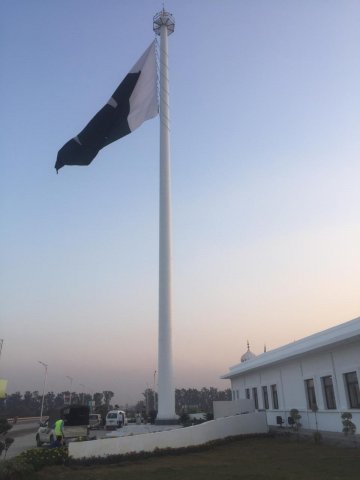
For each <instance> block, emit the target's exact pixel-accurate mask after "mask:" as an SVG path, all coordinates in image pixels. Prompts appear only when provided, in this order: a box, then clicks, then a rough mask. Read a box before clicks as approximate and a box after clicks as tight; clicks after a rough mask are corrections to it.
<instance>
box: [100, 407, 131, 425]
mask: <svg viewBox="0 0 360 480" xmlns="http://www.w3.org/2000/svg"><path fill="white" fill-rule="evenodd" d="M127 424H128V421H127V417H126V413H125V412H124V411H123V410H110V412H108V413H107V415H106V419H105V429H106V430H114V429H116V428H121V427H123V426H124V425H127Z"/></svg>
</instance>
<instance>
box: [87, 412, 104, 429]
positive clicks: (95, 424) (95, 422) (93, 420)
mask: <svg viewBox="0 0 360 480" xmlns="http://www.w3.org/2000/svg"><path fill="white" fill-rule="evenodd" d="M101 425H102V420H101V415H100V414H99V413H90V415H89V428H91V429H94V430H95V429H96V428H100V427H101Z"/></svg>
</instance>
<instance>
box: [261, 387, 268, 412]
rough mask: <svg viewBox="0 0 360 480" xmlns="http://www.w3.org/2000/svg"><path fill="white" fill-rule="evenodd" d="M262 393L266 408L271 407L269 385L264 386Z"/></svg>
mask: <svg viewBox="0 0 360 480" xmlns="http://www.w3.org/2000/svg"><path fill="white" fill-rule="evenodd" d="M262 394H263V401H264V408H265V410H267V409H268V408H269V396H268V390H267V387H262Z"/></svg>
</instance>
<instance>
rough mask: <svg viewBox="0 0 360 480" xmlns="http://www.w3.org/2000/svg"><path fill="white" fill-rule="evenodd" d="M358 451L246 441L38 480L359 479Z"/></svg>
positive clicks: (48, 473) (58, 469) (56, 472)
mask: <svg viewBox="0 0 360 480" xmlns="http://www.w3.org/2000/svg"><path fill="white" fill-rule="evenodd" d="M359 471H360V450H359V449H352V448H338V447H334V446H329V445H314V443H312V442H311V443H310V442H309V443H307V442H299V443H298V442H291V441H288V440H287V439H279V438H248V439H246V440H237V441H232V442H229V443H227V444H223V445H218V446H213V447H210V448H209V449H207V450H202V451H197V452H193V453H186V454H177V455H168V456H161V457H151V458H147V459H138V460H135V459H133V460H131V461H128V462H121V463H118V464H114V465H102V466H99V465H96V466H86V467H84V466H70V467H65V466H54V467H45V468H44V469H43V470H41V471H40V472H38V473H37V477H38V479H39V480H50V479H51V480H65V479H66V480H105V479H106V480H119V479H120V478H123V479H126V480H140V479H141V480H143V479H144V478H146V480H168V479H169V478H171V480H225V479H226V480H230V479H239V480H242V479H243V480H245V479H246V480H265V479H267V480H270V479H271V480H304V479H306V480H344V479H346V480H355V479H356V480H358V478H359Z"/></svg>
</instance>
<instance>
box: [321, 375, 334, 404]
mask: <svg viewBox="0 0 360 480" xmlns="http://www.w3.org/2000/svg"><path fill="white" fill-rule="evenodd" d="M321 380H322V384H323V391H324V397H325V407H326V408H327V409H328V410H332V409H335V408H336V400H335V393H334V385H333V379H332V376H331V375H329V376H328V377H322V379H321Z"/></svg>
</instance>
